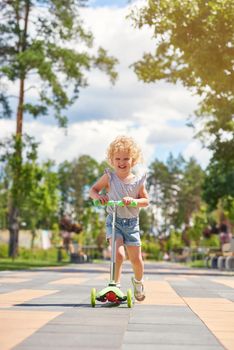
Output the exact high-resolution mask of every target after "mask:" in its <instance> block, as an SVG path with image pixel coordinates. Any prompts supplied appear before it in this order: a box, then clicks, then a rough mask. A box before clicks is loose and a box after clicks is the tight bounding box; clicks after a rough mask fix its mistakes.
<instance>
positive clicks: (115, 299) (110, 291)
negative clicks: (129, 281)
mask: <svg viewBox="0 0 234 350" xmlns="http://www.w3.org/2000/svg"><path fill="white" fill-rule="evenodd" d="M93 203H94V205H95V206H101V205H102V204H101V202H100V201H99V200H94V201H93ZM105 205H106V206H111V207H113V220H112V240H111V264H110V281H109V284H108V286H107V287H106V288H104V289H102V290H101V291H100V292H97V291H96V289H95V288H92V290H91V305H92V307H95V305H96V301H101V302H111V303H114V304H117V305H118V304H121V303H122V302H125V301H127V305H128V307H129V308H131V307H132V305H133V302H132V290H131V288H129V289H128V290H127V294H124V293H123V292H122V291H121V290H120V289H119V288H118V287H117V285H116V282H115V265H116V236H115V220H116V212H117V207H124V206H125V204H124V203H123V202H122V201H112V200H110V201H108V202H107V203H106V204H105ZM130 206H131V207H136V206H137V203H136V202H135V201H133V202H132V203H131V204H130Z"/></svg>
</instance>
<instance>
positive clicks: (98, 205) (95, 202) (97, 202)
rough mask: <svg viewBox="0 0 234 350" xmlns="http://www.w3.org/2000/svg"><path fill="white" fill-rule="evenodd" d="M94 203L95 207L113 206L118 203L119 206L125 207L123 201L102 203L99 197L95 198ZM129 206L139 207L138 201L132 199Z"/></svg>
mask: <svg viewBox="0 0 234 350" xmlns="http://www.w3.org/2000/svg"><path fill="white" fill-rule="evenodd" d="M93 204H94V206H95V207H100V206H106V207H113V206H114V205H116V206H118V207H125V204H124V202H123V201H108V202H107V203H105V204H102V203H101V202H100V200H99V199H94V200H93ZM128 207H133V208H135V207H137V202H136V201H132V202H131V203H130V204H129V205H128Z"/></svg>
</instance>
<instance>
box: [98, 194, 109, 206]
mask: <svg viewBox="0 0 234 350" xmlns="http://www.w3.org/2000/svg"><path fill="white" fill-rule="evenodd" d="M97 199H98V200H99V201H100V202H101V203H102V204H106V203H107V202H108V201H109V197H108V196H107V195H106V194H99V195H98V198H97Z"/></svg>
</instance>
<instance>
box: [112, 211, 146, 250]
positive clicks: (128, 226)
mask: <svg viewBox="0 0 234 350" xmlns="http://www.w3.org/2000/svg"><path fill="white" fill-rule="evenodd" d="M112 220H113V216H112V215H111V214H109V215H108V216H107V218H106V239H107V240H109V239H110V238H111V236H112ZM115 237H116V238H121V239H122V240H123V242H124V244H125V245H127V246H138V247H139V246H141V239H140V228H139V218H138V217H135V218H129V219H128V218H119V217H116V220H115Z"/></svg>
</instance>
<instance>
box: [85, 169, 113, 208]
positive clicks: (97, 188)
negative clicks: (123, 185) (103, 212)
mask: <svg viewBox="0 0 234 350" xmlns="http://www.w3.org/2000/svg"><path fill="white" fill-rule="evenodd" d="M103 189H106V190H107V191H108V189H109V178H108V175H107V174H104V175H102V177H100V179H99V180H98V181H97V182H95V184H94V185H93V186H92V187H91V188H90V190H89V197H90V198H92V199H98V200H100V202H101V203H102V204H105V203H106V202H108V200H109V198H108V196H107V195H104V194H99V193H100V192H101V191H102V190H103Z"/></svg>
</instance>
